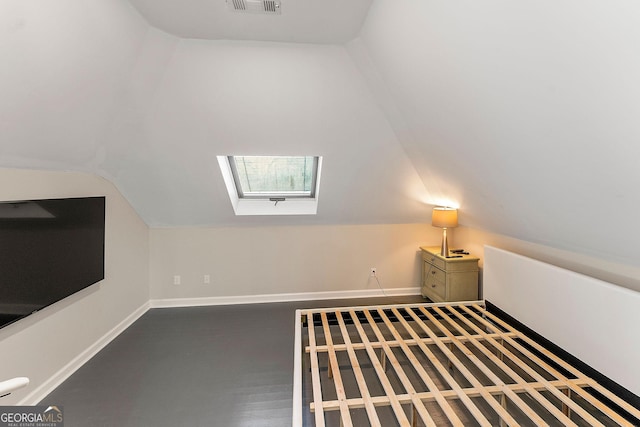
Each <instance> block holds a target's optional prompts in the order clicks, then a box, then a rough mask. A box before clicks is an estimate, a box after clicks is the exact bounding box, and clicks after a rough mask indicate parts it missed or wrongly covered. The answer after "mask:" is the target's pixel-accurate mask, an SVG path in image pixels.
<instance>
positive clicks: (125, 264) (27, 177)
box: [0, 169, 149, 405]
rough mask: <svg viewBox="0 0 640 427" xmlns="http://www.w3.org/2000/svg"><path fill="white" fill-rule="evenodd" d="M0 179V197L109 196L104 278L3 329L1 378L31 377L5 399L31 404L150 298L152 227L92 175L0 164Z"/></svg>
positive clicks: (111, 188)
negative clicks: (34, 169) (150, 241)
mask: <svg viewBox="0 0 640 427" xmlns="http://www.w3.org/2000/svg"><path fill="white" fill-rule="evenodd" d="M0 181H1V182H3V183H4V185H3V186H2V188H0V199H1V200H25V199H39V198H63V197H84V196H102V195H104V196H106V230H105V279H104V280H103V281H101V282H99V283H98V284H96V285H93V286H91V287H89V288H87V289H85V290H83V291H80V292H79V293H77V294H74V295H73V296H71V297H68V298H66V299H64V300H62V301H60V302H58V303H55V304H53V305H51V306H49V307H47V308H45V309H43V310H41V311H39V312H37V313H35V314H33V315H31V316H29V317H27V318H25V319H22V320H19V321H17V322H16V323H13V324H11V325H9V326H7V327H5V328H2V329H0V355H1V356H0V357H1V360H2V362H1V363H0V380H5V379H9V378H13V377H16V376H27V377H29V378H30V379H31V385H30V386H29V387H27V388H24V389H21V390H19V391H17V392H15V393H14V394H12V395H10V396H8V397H5V398H3V399H2V404H3V405H11V404H17V403H20V402H22V403H27V404H34V403H36V402H37V400H35V401H34V400H33V399H37V398H39V397H43V396H42V393H46V391H48V390H50V388H51V387H52V386H55V385H56V383H55V381H58V380H61V379H63V377H64V374H65V373H68V372H66V371H65V369H64V368H65V366H67V365H68V364H69V363H70V362H72V361H73V360H74V359H75V358H77V357H82V356H83V355H85V356H86V352H87V350H89V349H91V348H92V346H93V345H94V344H96V343H97V342H99V341H100V340H101V339H102V338H103V337H104V336H105V335H106V334H108V333H109V332H110V331H111V330H112V329H114V328H116V327H117V326H118V325H120V324H121V322H123V321H125V320H126V319H127V318H128V316H130V315H132V314H134V313H140V311H139V309H140V308H141V307H143V306H145V305H146V304H147V302H148V300H149V287H148V284H149V269H148V266H149V262H148V260H149V258H148V255H149V243H148V242H149V232H148V228H147V226H146V225H145V224H144V222H143V221H142V220H141V219H140V218H139V217H138V215H137V214H136V213H135V211H134V210H133V209H132V208H131V206H130V205H129V203H128V202H127V201H126V200H125V199H124V198H123V197H122V196H121V195H120V193H119V192H118V191H117V190H116V189H115V187H114V186H113V185H112V184H111V183H109V182H108V181H105V180H104V179H102V178H99V177H96V176H94V175H89V174H83V173H69V172H41V171H29V170H11V169H0ZM33 393H35V395H32V394H33ZM25 399H27V400H26V401H25Z"/></svg>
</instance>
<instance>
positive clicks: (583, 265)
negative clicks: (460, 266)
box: [453, 226, 640, 292]
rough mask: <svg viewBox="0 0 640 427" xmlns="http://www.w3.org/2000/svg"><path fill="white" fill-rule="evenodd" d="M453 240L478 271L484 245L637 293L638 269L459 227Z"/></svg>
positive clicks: (482, 257) (638, 283) (481, 262)
mask: <svg viewBox="0 0 640 427" xmlns="http://www.w3.org/2000/svg"><path fill="white" fill-rule="evenodd" d="M453 237H454V242H455V247H459V248H465V249H468V250H469V251H471V252H472V253H473V254H474V255H476V256H478V257H480V268H481V269H482V267H483V261H484V245H490V246H494V247H496V248H500V249H504V250H507V251H510V252H514V253H516V254H519V255H524V256H527V257H529V258H533V259H536V260H539V261H543V262H545V263H548V264H552V265H555V266H558V267H562V268H565V269H567V270H571V271H575V272H577V273H581V274H584V275H587V276H591V277H595V278H597V279H600V280H603V281H605V282H609V283H613V284H615V285H618V286H621V287H625V288H628V289H632V290H635V291H639V292H640V268H638V267H635V266H633V265H629V264H624V263H622V262H614V261H609V260H607V259H605V258H602V257H594V256H589V255H584V254H581V253H579V252H571V251H566V250H562V249H557V248H553V247H550V246H545V245H540V244H536V243H531V242H527V241H525V240H520V239H514V238H513V237H509V236H505V235H503V234H498V233H491V232H489V231H485V230H479V229H476V228H471V227H464V226H461V227H458V228H456V229H454V230H453Z"/></svg>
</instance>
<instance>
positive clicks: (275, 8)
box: [227, 0, 280, 15]
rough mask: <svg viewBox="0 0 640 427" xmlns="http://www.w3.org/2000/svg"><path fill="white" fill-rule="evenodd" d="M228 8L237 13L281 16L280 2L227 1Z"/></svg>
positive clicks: (275, 0) (274, 0) (278, 0)
mask: <svg viewBox="0 0 640 427" xmlns="http://www.w3.org/2000/svg"><path fill="white" fill-rule="evenodd" d="M227 6H228V7H229V9H231V10H233V11H236V12H242V13H261V14H263V15H280V0H227Z"/></svg>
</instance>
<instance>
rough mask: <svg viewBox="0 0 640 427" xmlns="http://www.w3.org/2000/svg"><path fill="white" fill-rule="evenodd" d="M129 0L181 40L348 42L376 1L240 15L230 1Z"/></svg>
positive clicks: (322, 1)
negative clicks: (268, 13) (279, 12)
mask: <svg viewBox="0 0 640 427" xmlns="http://www.w3.org/2000/svg"><path fill="white" fill-rule="evenodd" d="M130 1H131V3H132V4H133V5H134V6H135V7H136V9H138V11H140V13H141V14H142V16H144V17H145V19H147V21H149V23H150V24H151V25H153V26H155V27H156V28H159V29H161V30H163V31H166V32H168V33H169V34H173V35H175V36H177V37H182V38H194V39H209V40H224V39H228V40H263V41H278V42H293V43H344V42H346V41H348V40H351V39H352V38H353V37H355V36H356V35H357V34H358V32H359V31H360V27H362V23H363V22H364V19H365V17H366V16H367V11H368V10H369V6H370V5H371V1H372V0H282V1H281V7H280V10H281V14H279V15H259V14H247V13H238V12H235V11H231V10H229V8H228V7H227V2H226V1H225V0H180V1H176V0H130Z"/></svg>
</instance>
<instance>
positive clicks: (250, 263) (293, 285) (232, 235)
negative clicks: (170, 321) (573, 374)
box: [150, 224, 441, 299]
mask: <svg viewBox="0 0 640 427" xmlns="http://www.w3.org/2000/svg"><path fill="white" fill-rule="evenodd" d="M150 233H151V239H150V251H151V252H150V253H151V256H150V279H151V298H152V299H174V298H206V297H221V296H249V295H265V294H283V293H304V292H331V291H348V290H374V291H375V290H376V289H378V285H377V283H376V282H375V280H373V279H371V278H370V277H369V273H370V268H371V267H377V269H378V277H379V280H380V282H381V284H382V286H383V287H384V288H389V289H392V288H407V287H416V292H417V287H418V286H419V284H420V255H419V246H422V245H434V244H438V242H440V236H441V231H440V230H439V229H436V228H434V227H431V226H430V225H427V224H401V225H395V224H386V225H353V226H352V225H338V226H334V225H319V226H279V227H266V226H265V227H228V228H180V229H158V228H153V229H151V231H150ZM205 274H210V275H211V284H209V285H206V284H203V276H204V275H205ZM174 275H180V276H181V279H182V284H181V285H179V286H176V285H174V284H173V276H174Z"/></svg>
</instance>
